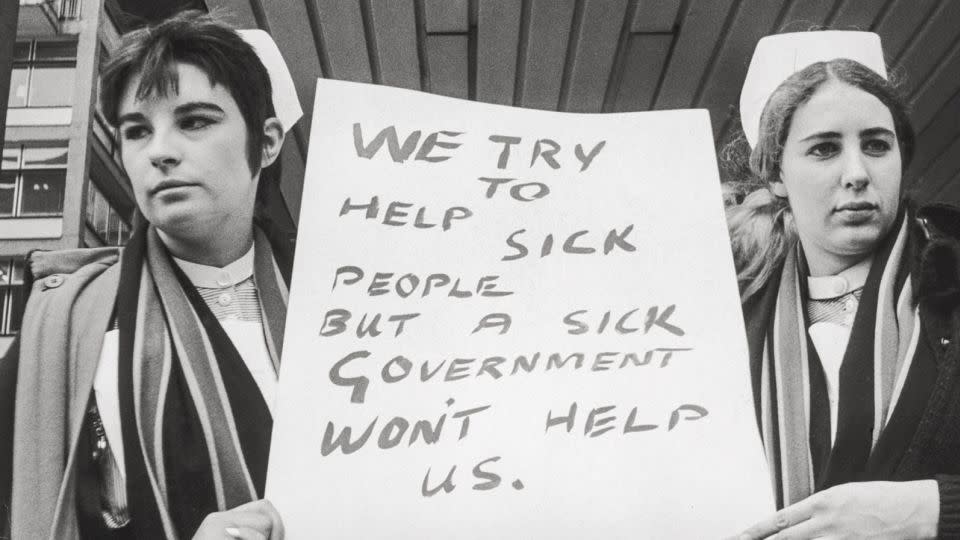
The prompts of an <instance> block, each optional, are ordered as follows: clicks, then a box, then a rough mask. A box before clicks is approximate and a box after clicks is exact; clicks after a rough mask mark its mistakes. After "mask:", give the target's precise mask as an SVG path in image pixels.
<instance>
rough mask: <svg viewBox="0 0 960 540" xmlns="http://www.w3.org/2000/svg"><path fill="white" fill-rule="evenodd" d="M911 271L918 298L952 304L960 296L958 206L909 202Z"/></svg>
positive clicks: (946, 304) (944, 304)
mask: <svg viewBox="0 0 960 540" xmlns="http://www.w3.org/2000/svg"><path fill="white" fill-rule="evenodd" d="M908 216H909V217H910V219H911V227H910V233H911V236H912V239H911V243H912V244H913V245H914V246H915V247H914V249H913V250H912V251H913V259H914V260H913V261H912V266H913V268H912V273H914V279H915V282H914V285H915V287H916V291H915V292H916V294H917V295H918V297H919V299H920V300H921V301H922V300H923V299H927V300H928V301H930V302H932V303H933V304H935V305H936V304H941V305H943V306H944V307H946V306H950V305H953V306H956V305H957V304H958V299H960V207H957V206H954V205H951V204H946V203H934V204H926V205H915V204H911V206H910V207H909V213H908Z"/></svg>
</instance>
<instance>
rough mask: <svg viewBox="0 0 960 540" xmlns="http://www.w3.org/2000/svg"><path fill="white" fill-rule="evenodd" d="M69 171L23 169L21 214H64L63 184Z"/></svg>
mask: <svg viewBox="0 0 960 540" xmlns="http://www.w3.org/2000/svg"><path fill="white" fill-rule="evenodd" d="M66 176H67V171H64V170H62V169H59V170H51V171H40V170H28V171H23V180H22V184H21V185H22V186H23V188H22V190H21V191H22V193H21V195H20V215H21V216H59V215H62V214H63V184H64V180H65V179H66Z"/></svg>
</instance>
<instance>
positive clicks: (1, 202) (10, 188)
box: [0, 171, 17, 216]
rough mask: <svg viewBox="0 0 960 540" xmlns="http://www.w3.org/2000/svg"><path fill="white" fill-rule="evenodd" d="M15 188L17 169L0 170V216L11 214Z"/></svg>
mask: <svg viewBox="0 0 960 540" xmlns="http://www.w3.org/2000/svg"><path fill="white" fill-rule="evenodd" d="M16 189H17V171H0V216H12V215H13V203H14V194H15V193H16Z"/></svg>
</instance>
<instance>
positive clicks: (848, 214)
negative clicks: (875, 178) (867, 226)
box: [834, 202, 880, 224]
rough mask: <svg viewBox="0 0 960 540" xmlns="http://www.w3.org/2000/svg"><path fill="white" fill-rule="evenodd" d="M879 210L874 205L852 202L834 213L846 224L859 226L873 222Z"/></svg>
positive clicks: (838, 208)
mask: <svg viewBox="0 0 960 540" xmlns="http://www.w3.org/2000/svg"><path fill="white" fill-rule="evenodd" d="M879 210H880V207H879V206H877V205H876V204H874V203H869V202H851V203H846V204H842V205H840V206H838V207H837V208H836V210H834V212H835V213H836V214H838V215H839V216H840V217H841V219H843V220H844V221H845V222H847V223H851V224H858V223H863V222H867V221H870V220H872V219H873V217H874V216H875V215H876V214H877V212H878V211H879Z"/></svg>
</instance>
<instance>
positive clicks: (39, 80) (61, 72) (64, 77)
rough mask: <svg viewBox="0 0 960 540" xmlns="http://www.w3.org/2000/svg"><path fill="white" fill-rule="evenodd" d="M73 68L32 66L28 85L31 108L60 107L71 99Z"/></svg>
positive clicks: (74, 68)
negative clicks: (31, 74) (31, 75)
mask: <svg viewBox="0 0 960 540" xmlns="http://www.w3.org/2000/svg"><path fill="white" fill-rule="evenodd" d="M76 71H77V69H76V67H74V66H67V67H56V66H34V68H33V78H32V80H31V83H30V98H29V100H28V101H29V104H30V106H31V107H60V106H67V105H70V104H71V103H70V101H71V99H73V79H74V73H75V72H76Z"/></svg>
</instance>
